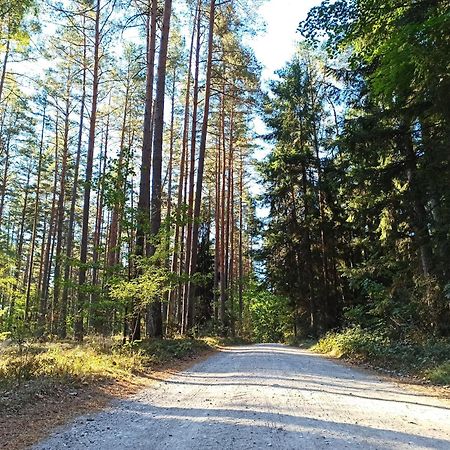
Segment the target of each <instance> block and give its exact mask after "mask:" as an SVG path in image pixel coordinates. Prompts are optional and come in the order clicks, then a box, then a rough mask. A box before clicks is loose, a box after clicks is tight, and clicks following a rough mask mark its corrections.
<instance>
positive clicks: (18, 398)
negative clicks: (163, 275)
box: [0, 336, 240, 450]
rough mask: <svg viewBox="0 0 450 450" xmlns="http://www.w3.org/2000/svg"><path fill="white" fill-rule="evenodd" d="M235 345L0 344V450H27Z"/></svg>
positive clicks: (99, 340)
mask: <svg viewBox="0 0 450 450" xmlns="http://www.w3.org/2000/svg"><path fill="white" fill-rule="evenodd" d="M237 343H240V342H238V341H236V340H233V339H231V340H230V339H222V338H217V337H204V338H198V339H193V338H184V337H183V338H182V337H175V338H172V339H152V340H150V341H142V342H141V341H138V342H134V343H132V344H126V345H122V344H121V339H120V338H119V337H117V338H103V337H92V336H91V337H88V338H86V339H85V341H84V342H83V343H82V344H76V343H74V342H72V341H64V342H45V343H42V342H31V341H30V342H24V341H21V342H12V341H8V340H3V341H1V340H0V448H3V447H2V445H3V444H5V445H6V447H7V448H8V450H19V449H24V448H28V447H29V446H30V445H32V444H33V443H34V442H37V441H38V440H39V439H42V438H43V437H44V436H45V435H46V434H47V433H48V432H49V431H50V430H51V429H53V428H54V427H57V426H59V425H62V424H64V423H66V422H67V421H68V420H70V419H72V418H74V417H76V416H78V415H80V414H85V413H86V412H89V411H95V410H99V409H101V408H103V407H105V406H106V405H107V404H108V403H109V402H110V401H111V400H112V399H114V398H122V397H126V396H128V395H131V394H133V393H135V392H137V391H138V390H139V389H142V388H143V387H145V386H148V385H150V384H151V383H153V382H154V381H155V380H158V379H164V378H166V377H168V376H170V375H171V373H173V372H174V371H177V370H183V369H185V368H187V367H189V365H190V364H191V363H192V362H193V361H195V360H197V359H198V358H201V357H204V356H206V355H208V354H210V353H211V352H213V351H214V350H216V349H218V348H220V347H222V346H226V345H233V344H237Z"/></svg>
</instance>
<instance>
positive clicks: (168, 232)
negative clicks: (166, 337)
mask: <svg viewBox="0 0 450 450" xmlns="http://www.w3.org/2000/svg"><path fill="white" fill-rule="evenodd" d="M176 75H177V68H176V67H174V68H173V79H172V95H171V105H170V138H169V142H170V143H169V166H168V168H167V172H168V175H167V176H168V181H167V213H166V236H165V241H166V261H167V263H166V268H167V269H169V268H170V267H171V264H170V255H169V254H170V238H171V234H172V233H171V232H172V181H173V173H172V172H173V152H174V146H175V89H176ZM164 297H165V301H164V304H163V311H164V314H163V317H164V318H165V320H166V334H167V331H168V325H169V320H170V316H171V315H172V311H173V310H174V308H173V305H171V302H170V296H169V293H168V292H167V293H166V294H165V296H164Z"/></svg>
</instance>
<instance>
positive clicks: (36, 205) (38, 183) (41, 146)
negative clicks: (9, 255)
mask: <svg viewBox="0 0 450 450" xmlns="http://www.w3.org/2000/svg"><path fill="white" fill-rule="evenodd" d="M46 109H47V100H45V103H44V110H43V112H42V128H41V140H40V142H39V159H38V168H37V180H36V192H35V197H36V198H35V200H34V214H33V229H32V231H31V243H30V256H29V264H28V277H27V286H26V294H25V295H26V296H25V322H28V319H29V312H30V300H31V283H32V281H33V264H34V252H35V248H36V234H37V227H38V220H39V197H40V194H41V178H42V155H43V152H44V133H45V120H46Z"/></svg>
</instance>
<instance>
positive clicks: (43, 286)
mask: <svg viewBox="0 0 450 450" xmlns="http://www.w3.org/2000/svg"><path fill="white" fill-rule="evenodd" d="M58 128H59V125H58V119H57V122H56V138H55V141H56V143H55V177H54V179H53V196H52V207H51V211H50V221H49V224H48V234H47V242H46V244H45V250H44V252H43V255H44V256H43V260H42V263H43V264H42V266H41V270H40V273H41V274H42V278H41V281H40V283H39V284H40V289H39V290H38V293H39V315H38V330H37V334H38V336H42V335H43V334H44V331H45V325H46V319H47V307H48V291H49V282H50V269H51V264H52V258H53V241H54V235H55V222H56V193H57V186H58V176H59V161H58V155H59V148H58V147H59V144H58V142H59V141H58V132H59V130H58ZM44 235H45V233H44Z"/></svg>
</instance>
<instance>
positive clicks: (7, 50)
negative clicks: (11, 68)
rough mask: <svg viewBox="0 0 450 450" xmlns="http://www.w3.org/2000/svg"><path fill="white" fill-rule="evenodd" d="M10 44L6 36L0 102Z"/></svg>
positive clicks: (0, 100)
mask: <svg viewBox="0 0 450 450" xmlns="http://www.w3.org/2000/svg"><path fill="white" fill-rule="evenodd" d="M10 45H11V40H10V38H9V36H8V38H7V40H6V48H5V55H4V56H3V65H2V75H1V77H0V103H1V102H2V97H3V88H4V86H5V78H6V65H7V64H8V58H9V49H10Z"/></svg>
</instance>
